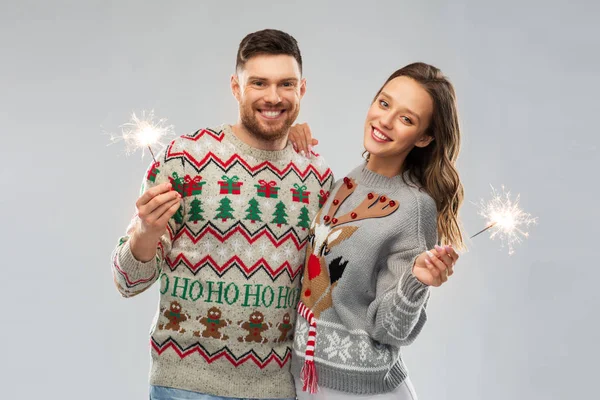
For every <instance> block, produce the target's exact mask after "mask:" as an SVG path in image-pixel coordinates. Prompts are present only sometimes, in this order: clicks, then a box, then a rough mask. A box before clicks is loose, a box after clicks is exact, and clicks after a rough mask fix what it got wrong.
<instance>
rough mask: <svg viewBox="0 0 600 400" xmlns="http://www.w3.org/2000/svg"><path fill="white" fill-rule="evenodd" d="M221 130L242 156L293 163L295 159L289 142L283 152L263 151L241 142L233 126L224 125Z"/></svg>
mask: <svg viewBox="0 0 600 400" xmlns="http://www.w3.org/2000/svg"><path fill="white" fill-rule="evenodd" d="M221 129H222V130H223V132H224V133H225V139H226V140H228V141H229V142H230V143H231V144H233V145H234V146H235V148H236V149H237V150H238V152H239V153H240V154H244V155H250V156H253V157H254V158H256V159H258V160H268V161H291V160H292V158H293V151H294V150H293V148H292V144H291V143H290V142H288V143H287V144H286V146H285V147H284V148H283V149H282V150H261V149H257V148H255V147H252V146H250V145H249V144H247V143H245V142H243V141H241V140H240V139H239V138H238V137H237V136H236V135H235V133H233V129H231V125H229V124H223V125H221Z"/></svg>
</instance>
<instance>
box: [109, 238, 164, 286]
mask: <svg viewBox="0 0 600 400" xmlns="http://www.w3.org/2000/svg"><path fill="white" fill-rule="evenodd" d="M130 243H131V242H130V241H129V240H128V241H127V242H125V243H124V244H123V246H122V247H121V250H120V251H119V254H118V256H117V263H118V266H117V267H118V268H119V269H120V270H121V271H122V272H124V273H125V274H126V275H127V280H128V283H129V284H136V283H140V282H141V281H146V280H149V279H152V278H153V277H154V276H155V275H156V256H154V257H153V258H152V260H150V261H146V262H142V261H138V260H137V259H136V258H135V257H134V256H133V254H132V253H131V248H130V247H129V244H130Z"/></svg>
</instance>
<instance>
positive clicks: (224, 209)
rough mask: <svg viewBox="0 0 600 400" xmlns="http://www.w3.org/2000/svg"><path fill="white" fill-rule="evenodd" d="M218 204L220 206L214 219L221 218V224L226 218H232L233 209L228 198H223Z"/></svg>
mask: <svg viewBox="0 0 600 400" xmlns="http://www.w3.org/2000/svg"><path fill="white" fill-rule="evenodd" d="M219 203H220V204H221V205H220V206H219V208H217V211H218V212H219V213H218V214H217V215H216V216H215V219H218V218H221V220H222V221H223V222H225V221H227V219H228V218H233V214H232V212H233V207H231V200H229V198H228V197H223V198H222V199H221V200H220V201H219Z"/></svg>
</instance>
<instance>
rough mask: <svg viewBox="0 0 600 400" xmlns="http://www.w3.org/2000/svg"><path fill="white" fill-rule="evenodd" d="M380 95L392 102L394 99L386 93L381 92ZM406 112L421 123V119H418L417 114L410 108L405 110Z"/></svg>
mask: <svg viewBox="0 0 600 400" xmlns="http://www.w3.org/2000/svg"><path fill="white" fill-rule="evenodd" d="M381 94H382V95H384V96H385V97H387V98H388V99H390V100H392V101H393V100H394V98H393V97H392V96H390V95H389V94H387V93H386V92H384V91H383V90H382V91H381ZM405 110H406V112H407V113H409V114H411V115H412V116H413V117H415V118H416V119H417V120H418V121H419V122H421V117H419V114H417V113H416V112H414V111H412V110H411V109H410V108H405Z"/></svg>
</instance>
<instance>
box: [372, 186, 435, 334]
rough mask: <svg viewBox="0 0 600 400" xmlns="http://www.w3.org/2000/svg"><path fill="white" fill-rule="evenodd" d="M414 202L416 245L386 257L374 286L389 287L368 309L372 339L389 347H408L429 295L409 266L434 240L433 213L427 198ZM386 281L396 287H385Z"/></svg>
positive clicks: (420, 323)
mask: <svg viewBox="0 0 600 400" xmlns="http://www.w3.org/2000/svg"><path fill="white" fill-rule="evenodd" d="M418 200H419V204H418V218H417V224H416V236H417V238H418V244H417V245H416V246H415V247H413V248H410V249H407V250H402V251H398V252H396V253H392V254H390V255H389V257H388V259H387V262H386V266H387V268H386V270H385V273H384V274H380V276H379V278H378V279H379V281H378V282H377V287H378V288H381V287H389V286H391V287H390V288H389V289H387V290H385V291H383V290H382V292H381V294H379V293H378V295H377V297H376V299H375V301H373V302H372V303H371V305H370V306H369V316H370V317H372V319H371V320H372V321H374V325H373V331H372V333H371V335H372V337H373V339H375V340H377V341H378V342H380V343H385V344H389V345H393V346H406V345H409V344H411V343H412V342H413V341H414V340H415V338H416V337H417V336H418V334H419V333H420V332H421V329H422V328H423V325H424V324H425V322H426V321H427V314H426V311H425V309H426V307H427V301H428V300H429V295H430V293H429V287H428V286H427V285H425V284H423V283H421V282H420V281H419V280H418V279H417V278H415V276H414V275H413V273H412V267H413V265H414V263H415V260H416V258H417V257H418V256H419V255H420V254H421V253H423V252H424V251H426V250H427V249H430V248H432V247H433V246H434V245H435V243H436V241H437V213H436V208H435V203H434V202H433V199H431V198H430V197H429V196H426V195H419V196H418ZM381 280H385V282H382V281H381ZM390 281H393V282H396V284H393V285H389V283H388V282H390Z"/></svg>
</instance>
